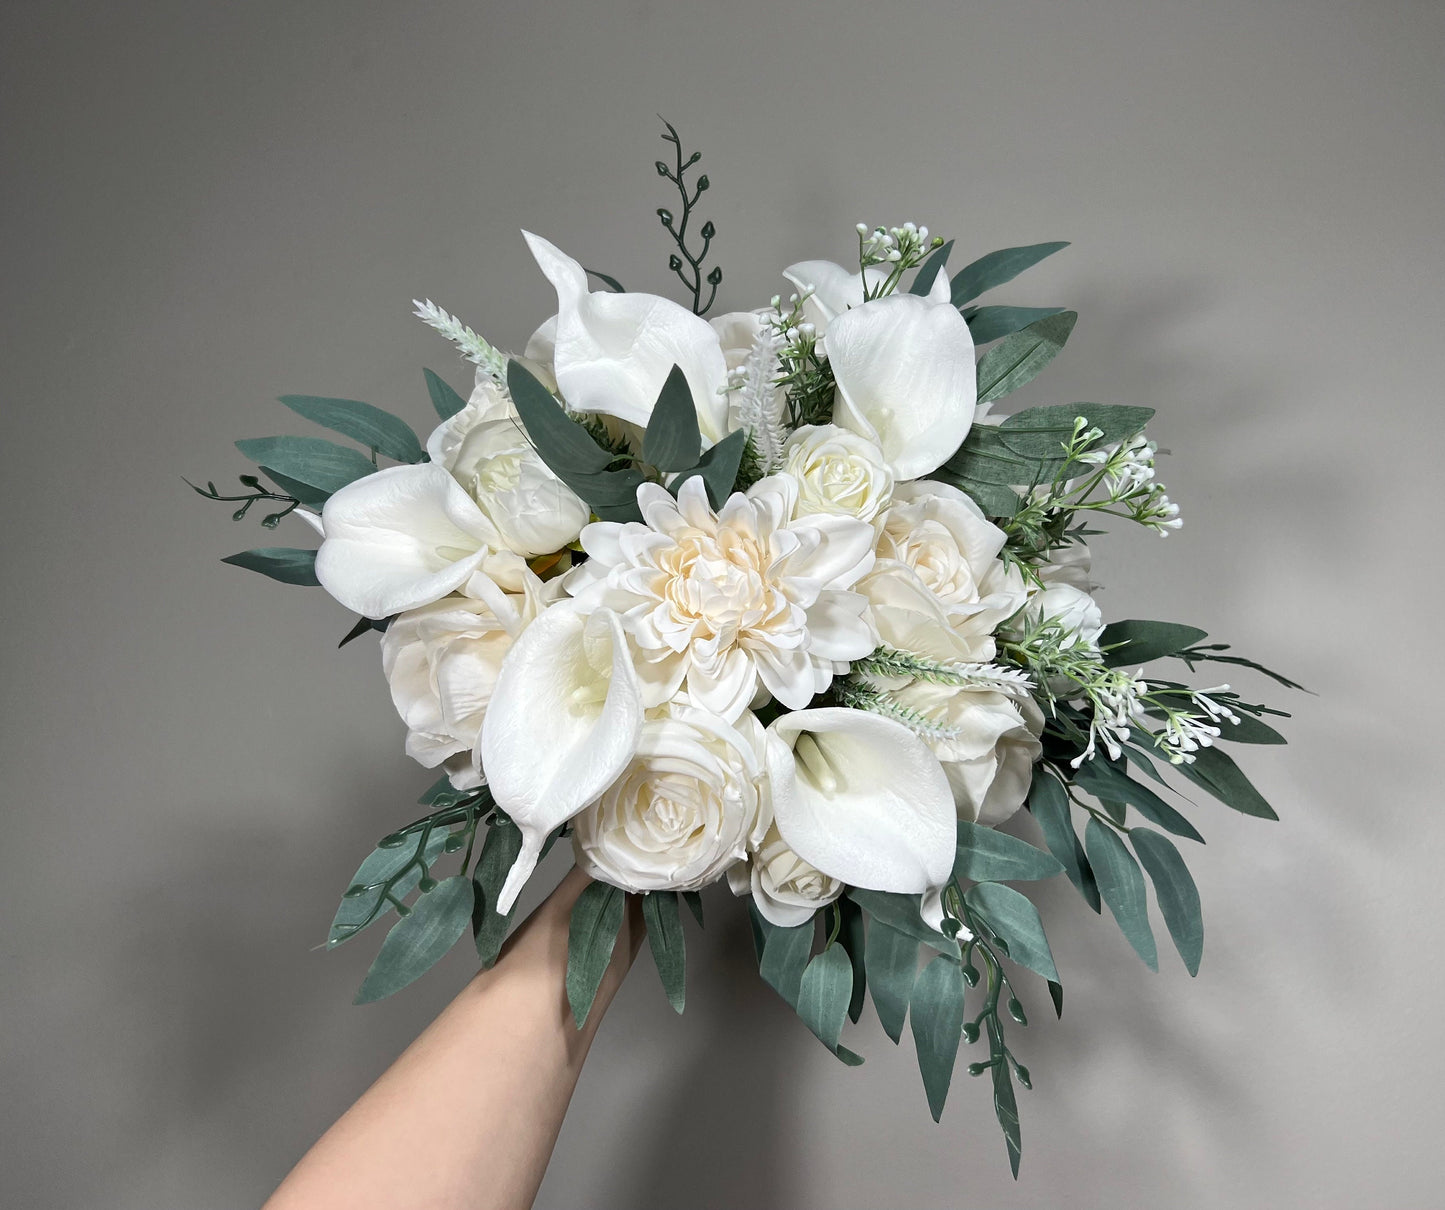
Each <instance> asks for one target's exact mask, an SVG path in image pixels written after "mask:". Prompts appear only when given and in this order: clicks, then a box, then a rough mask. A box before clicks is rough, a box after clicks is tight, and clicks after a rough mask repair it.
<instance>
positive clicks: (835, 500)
mask: <svg viewBox="0 0 1445 1210" xmlns="http://www.w3.org/2000/svg"><path fill="white" fill-rule="evenodd" d="M782 469H783V472H784V473H785V474H788V475H791V476H792V477H793V478H794V479H796V480H797V482H798V503H797V505H796V507H795V508H794V513H795V514H796V515H797V516H806V515H807V514H809V513H835V514H837V515H839V516H844V517H857V518H858V519H859V520H860V521H870V522H871V521H872V520H873V519H874V518H875V517H877V516H878V514H879V513H881V512H882V511H883V510H884V509H885V508H887V507H888V503H889V501H890V500H891V499H892V496H893V472H892V471H890V470H889V469H888V467H887V465H886V464H885V463H884V461H883V454H882V451H881V450H879V448H878V447H877V446H876V445H874V444H873V442H871V441H869V440H868V439H867V438H866V437H860V436H858V434H857V433H853V432H849V431H848V430H847V429H843V428H839V427H838V426H837V425H836V424H820V425H812V424H810V425H805V426H804V427H803V428H800V429H798V430H797V431H796V432H794V433H793V435H792V436H791V437H790V438H788V443H787V445H785V446H784V447H783V467H782Z"/></svg>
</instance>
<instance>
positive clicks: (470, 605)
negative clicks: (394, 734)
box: [381, 572, 561, 790]
mask: <svg viewBox="0 0 1445 1210" xmlns="http://www.w3.org/2000/svg"><path fill="white" fill-rule="evenodd" d="M472 587H473V588H474V589H475V590H480V591H481V592H482V593H484V597H483V598H478V597H471V596H450V597H444V598H443V599H442V600H440V601H436V602H434V603H432V604H430V605H423V606H422V607H421V608H419V609H412V610H408V611H407V612H406V613H403V614H401V615H399V616H398V617H397V618H396V619H395V620H394V621H393V622H392V624H391V625H390V626H389V627H388V628H387V631H386V633H385V634H384V635H383V636H382V639H381V666H382V669H383V671H384V672H385V673H386V679H387V682H388V684H389V685H390V687H391V700H392V702H393V703H394V704H395V705H396V711H397V713H398V714H399V715H401V718H402V721H403V722H404V723H406V727H407V736H406V754H407V755H408V756H410V757H411V758H412V759H413V760H414V761H416V762H417V763H419V764H421V765H423V766H424V767H425V768H428V769H434V768H436V767H437V766H438V765H440V766H442V767H443V768H444V769H445V770H446V772H447V775H448V776H449V777H450V778H451V781H452V785H453V786H455V787H456V788H457V789H458V790H471V789H475V788H476V787H477V786H480V785H481V784H482V781H483V778H482V775H481V772H480V770H479V769H478V768H477V766H476V761H475V760H474V757H473V749H474V748H475V747H476V745H477V738H478V737H479V736H480V735H481V732H482V719H483V717H484V716H485V715H486V711H487V705H488V703H489V702H490V700H491V696H492V688H493V686H494V685H495V684H496V681H497V673H498V672H499V671H500V670H501V666H502V660H503V659H504V658H505V657H506V654H507V652H508V651H509V650H510V649H511V646H512V642H513V640H514V639H515V638H516V637H517V636H518V635H519V634H520V633H521V632H522V630H523V629H524V628H525V627H526V626H527V624H528V623H530V622H531V621H532V620H533V619H534V618H535V617H536V616H537V615H538V614H539V613H540V612H541V611H542V610H543V609H545V608H546V607H547V605H548V604H549V603H550V602H551V601H553V600H555V599H556V598H557V597H558V596H559V595H560V589H561V585H560V583H559V582H558V581H556V580H553V581H550V582H548V583H545V584H544V583H543V582H542V581H541V580H539V579H538V578H537V577H536V576H535V575H533V574H532V573H531V572H527V573H526V582H525V584H524V586H523V591H522V592H520V593H508V592H503V591H502V590H501V589H500V588H498V587H497V586H496V585H494V584H491V582H490V581H487V580H485V579H484V578H483V577H480V576H474V577H473V579H472Z"/></svg>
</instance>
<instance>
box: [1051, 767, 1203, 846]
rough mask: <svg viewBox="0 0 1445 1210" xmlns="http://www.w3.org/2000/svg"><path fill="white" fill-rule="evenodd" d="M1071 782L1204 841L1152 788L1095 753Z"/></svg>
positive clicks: (1096, 796)
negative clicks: (1142, 784) (1126, 804)
mask: <svg viewBox="0 0 1445 1210" xmlns="http://www.w3.org/2000/svg"><path fill="white" fill-rule="evenodd" d="M1074 784H1075V785H1077V786H1078V787H1079V788H1080V789H1082V790H1085V791H1087V792H1088V793H1090V794H1092V795H1094V797H1095V798H1098V799H1100V800H1101V801H1103V800H1106V799H1107V800H1113V801H1117V802H1123V803H1128V804H1129V806H1131V807H1133V808H1134V809H1135V810H1136V811H1138V812H1139V814H1140V815H1142V816H1143V817H1144V818H1145V819H1147V820H1148V821H1149V822H1150V823H1152V824H1157V825H1158V826H1159V827H1161V828H1163V829H1164V830H1165V831H1166V832H1173V833H1174V835H1175V836H1183V837H1185V838H1186V839H1188V840H1195V841H1198V842H1199V843H1200V844H1203V843H1204V837H1203V836H1201V835H1200V834H1199V831H1198V829H1196V828H1195V826H1194V825H1193V824H1192V823H1190V822H1189V821H1188V820H1187V819H1185V818H1184V816H1182V815H1181V814H1179V812H1178V811H1176V810H1175V809H1174V808H1173V807H1171V806H1170V805H1169V804H1168V803H1167V802H1165V801H1164V800H1163V799H1162V798H1160V797H1159V795H1157V794H1155V793H1154V791H1153V790H1151V789H1149V787H1148V786H1141V785H1140V784H1139V783H1138V782H1137V781H1135V780H1134V779H1133V778H1131V777H1129V776H1128V774H1126V773H1124V772H1123V771H1122V770H1120V769H1117V768H1115V767H1114V766H1113V765H1111V764H1109V763H1108V762H1107V761H1105V760H1102V759H1101V758H1099V757H1097V756H1096V757H1095V758H1094V759H1093V760H1088V761H1085V762H1084V763H1083V764H1082V765H1080V766H1079V767H1078V768H1077V769H1075V770H1074Z"/></svg>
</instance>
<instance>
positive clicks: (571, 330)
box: [522, 231, 727, 442]
mask: <svg viewBox="0 0 1445 1210" xmlns="http://www.w3.org/2000/svg"><path fill="white" fill-rule="evenodd" d="M522 234H523V235H525V236H526V239H527V246H528V247H529V248H531V250H532V255H533V256H534V257H535V258H536V261H537V264H538V266H539V267H540V268H541V270H542V272H543V273H545V274H546V275H547V280H548V281H550V282H551V283H552V285H553V286H554V287H555V288H556V290H557V330H556V337H555V340H556V346H555V349H554V351H553V367H554V372H555V374H556V378H557V385H558V387H559V388H560V389H561V391H562V396H563V398H564V399H566V401H567V404H568V406H569V407H571V408H573V409H574V410H576V411H579V412H603V413H605V414H607V415H609V416H618V417H620V418H621V419H623V420H630V421H631V422H632V423H634V424H640V425H645V424H646V423H647V418H648V417H649V416H650V415H651V414H652V405H653V403H654V402H656V400H657V393H658V392H659V391H660V390H661V389H662V384H663V382H664V381H666V379H667V375H668V374H669V372H671V370H672V367H673V366H674V365H677V366H680V367H681V368H682V372H683V374H684V375H685V376H686V378H687V385H688V386H689V387H690V388H691V389H692V399H693V403H694V405H695V406H696V408H697V419H698V427H699V428H700V429H701V430H702V435H703V437H704V438H706V439H707V441H708V442H716V441H721V440H722V439H723V437H725V436H726V435H727V398H726V396H724V395H722V394H720V393H719V392H720V390H721V389H722V388H723V387H725V386H726V385H727V362H726V361H725V359H724V357H723V351H722V345H721V344H720V343H719V341H718V335H717V333H716V332H715V331H714V330H713V328H712V326H711V325H710V324H709V323H708V322H707V320H705V319H703V318H702V317H701V316H698V315H694V314H693V313H692V312H691V311H689V310H687V309H686V308H685V307H680V306H678V304H677V303H675V302H672V301H670V300H668V299H666V298H659V297H658V296H657V295H655V294H617V293H614V292H612V291H605V292H603V291H599V292H597V293H592V292H591V291H589V290H588V289H587V274H586V271H585V270H584V269H583V268H582V266H581V265H579V264H578V263H577V262H576V261H575V260H573V259H572V258H571V257H570V256H567V255H566V254H565V253H563V252H562V251H561V250H560V249H559V248H557V247H556V246H555V245H553V244H551V243H548V242H547V241H546V240H545V239H542V238H541V237H540V236H537V235H533V234H531V233H530V232H525V231H524V232H523V233H522Z"/></svg>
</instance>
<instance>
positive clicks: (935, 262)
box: [908, 240, 953, 297]
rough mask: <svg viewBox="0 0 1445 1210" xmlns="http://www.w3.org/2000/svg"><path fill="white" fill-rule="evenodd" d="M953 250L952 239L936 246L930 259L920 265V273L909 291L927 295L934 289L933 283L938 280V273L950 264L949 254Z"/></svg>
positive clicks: (923, 295) (922, 295)
mask: <svg viewBox="0 0 1445 1210" xmlns="http://www.w3.org/2000/svg"><path fill="white" fill-rule="evenodd" d="M952 251H953V241H952V240H949V241H948V243H946V244H943V245H941V246H940V247H938V248H935V249H934V250H933V252H932V253H931V254H930V255H929V257H928V259H927V260H926V261H924V262H923V264H921V265H920V266H919V267H918V274H917V276H915V277H914V279H913V284H912V285H911V286H909V287H908V293H910V294H917V295H918V296H919V297H926V296H927V294H928V292H929V291H930V290H932V289H933V283H934V282H936V281H937V280H938V275H939V274H940V273H942V272H943V270H944V267H945V266H946V265H947V264H948V254H949V253H950V252H952Z"/></svg>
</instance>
